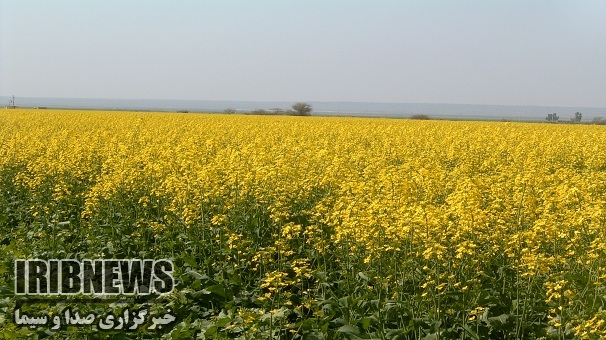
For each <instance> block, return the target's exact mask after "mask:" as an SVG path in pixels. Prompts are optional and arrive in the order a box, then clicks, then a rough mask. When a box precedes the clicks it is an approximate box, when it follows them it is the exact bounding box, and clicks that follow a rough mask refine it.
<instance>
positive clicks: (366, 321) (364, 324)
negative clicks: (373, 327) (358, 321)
mask: <svg viewBox="0 0 606 340" xmlns="http://www.w3.org/2000/svg"><path fill="white" fill-rule="evenodd" d="M371 322H372V320H371V319H370V318H363V319H362V328H364V330H367V329H368V328H369V327H370V324H371Z"/></svg>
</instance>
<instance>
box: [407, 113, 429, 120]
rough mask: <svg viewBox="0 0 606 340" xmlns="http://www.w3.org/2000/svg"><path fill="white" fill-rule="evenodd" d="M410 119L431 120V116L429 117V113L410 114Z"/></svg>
mask: <svg viewBox="0 0 606 340" xmlns="http://www.w3.org/2000/svg"><path fill="white" fill-rule="evenodd" d="M410 119H418V120H430V119H431V118H429V116H428V115H419V114H417V115H412V116H410Z"/></svg>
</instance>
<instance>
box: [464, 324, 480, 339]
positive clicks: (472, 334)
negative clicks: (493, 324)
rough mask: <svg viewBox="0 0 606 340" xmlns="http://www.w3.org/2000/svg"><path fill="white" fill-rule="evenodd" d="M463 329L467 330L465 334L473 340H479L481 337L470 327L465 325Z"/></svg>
mask: <svg viewBox="0 0 606 340" xmlns="http://www.w3.org/2000/svg"><path fill="white" fill-rule="evenodd" d="M463 329H464V330H465V333H466V334H467V335H469V336H470V337H471V338H472V339H474V340H479V339H480V336H479V335H478V333H476V332H474V331H473V330H472V329H471V327H469V325H463Z"/></svg>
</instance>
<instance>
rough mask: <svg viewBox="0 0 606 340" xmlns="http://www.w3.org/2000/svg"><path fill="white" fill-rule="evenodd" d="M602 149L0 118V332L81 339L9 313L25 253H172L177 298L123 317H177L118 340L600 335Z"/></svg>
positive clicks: (484, 136) (461, 135)
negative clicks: (162, 313) (16, 270)
mask: <svg viewBox="0 0 606 340" xmlns="http://www.w3.org/2000/svg"><path fill="white" fill-rule="evenodd" d="M605 146H606V130H605V129H604V128H603V127H602V126H589V125H569V124H566V125H560V124H539V123H534V124H530V123H505V122H449V121H412V120H396V119H362V118H324V117H285V116H241V115H212V114H208V115H206V114H169V113H127V112H93V111H52V110H48V111H47V110H43V111H42V110H0V191H1V193H2V194H1V195H0V254H1V255H2V256H0V261H1V262H0V293H2V295H1V296H0V338H2V337H3V336H4V337H6V338H12V337H17V336H25V335H33V336H46V335H51V336H54V337H57V338H62V337H65V336H69V335H70V334H75V335H74V336H76V337H79V336H82V335H87V334H88V335H91V334H94V333H96V332H97V329H96V328H95V327H88V328H87V327H79V328H78V327H71V328H68V329H63V330H62V331H61V332H60V333H59V332H52V331H49V330H48V329H46V328H42V327H41V328H23V327H19V326H17V325H16V324H15V323H14V322H13V319H12V318H13V316H12V313H13V310H14V308H15V300H16V298H15V297H14V296H13V295H12V292H13V289H14V288H13V287H14V285H13V261H14V260H15V259H33V258H39V259H58V258H76V259H101V258H121V259H124V258H139V259H140V258H170V259H172V260H173V261H174V263H175V277H176V281H177V286H176V289H175V291H174V292H173V293H171V294H169V295H166V296H161V297H159V298H158V299H157V300H153V301H143V300H142V301H139V300H136V301H134V302H132V303H131V306H132V305H133V304H136V305H139V306H149V308H151V309H154V308H170V309H171V310H172V311H173V312H174V313H175V315H176V318H177V319H176V321H175V322H174V323H173V324H171V325H170V326H169V327H166V328H164V329H162V330H160V331H153V330H145V329H141V330H139V331H137V332H131V333H120V335H121V336H123V337H126V338H131V337H132V338H138V337H146V336H152V335H157V333H156V332H160V333H161V334H164V335H166V336H171V337H172V338H184V339H189V338H192V337H193V336H194V335H197V336H199V337H200V338H211V339H212V338H241V339H257V338H259V339H260V338H270V337H274V338H282V339H297V338H305V339H339V338H353V339H357V338H372V339H424V338H425V339H485V338H497V339H520V338H525V339H533V338H541V337H544V338H554V339H564V338H582V339H594V338H600V337H606V323H605V322H606V310H604V304H605V302H606V291H605V287H606V152H605V149H604V147H605ZM63 307H64V306H63ZM63 307H62V306H61V305H56V304H53V303H48V304H46V305H42V306H37V308H43V309H46V310H45V311H46V312H49V313H57V312H59V311H60V310H61V308H63ZM123 307H124V306H123V305H120V304H116V303H114V304H112V305H110V304H109V303H108V304H105V305H104V304H97V305H95V306H94V308H97V309H104V308H105V309H109V308H113V309H114V310H115V309H116V308H118V309H119V308H123ZM81 308H87V307H86V306H82V307H81ZM115 332H116V334H117V333H118V331H115Z"/></svg>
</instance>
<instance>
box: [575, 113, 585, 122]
mask: <svg viewBox="0 0 606 340" xmlns="http://www.w3.org/2000/svg"><path fill="white" fill-rule="evenodd" d="M582 118H583V114H582V113H580V112H576V113H575V114H574V121H575V122H577V123H578V122H580V121H581V119H582Z"/></svg>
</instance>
